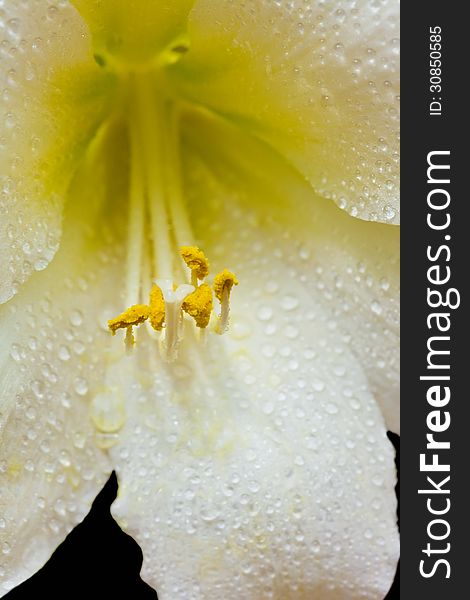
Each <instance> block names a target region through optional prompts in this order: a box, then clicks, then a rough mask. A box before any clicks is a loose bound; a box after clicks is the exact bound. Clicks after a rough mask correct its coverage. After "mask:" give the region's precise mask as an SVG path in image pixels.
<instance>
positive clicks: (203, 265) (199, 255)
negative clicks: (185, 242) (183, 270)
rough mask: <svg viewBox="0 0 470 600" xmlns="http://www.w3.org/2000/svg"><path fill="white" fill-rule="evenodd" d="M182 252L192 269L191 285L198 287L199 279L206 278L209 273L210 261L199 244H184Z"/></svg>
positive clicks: (183, 257)
mask: <svg viewBox="0 0 470 600" xmlns="http://www.w3.org/2000/svg"><path fill="white" fill-rule="evenodd" d="M180 253H181V257H182V259H183V260H184V262H185V263H186V265H187V266H188V267H189V268H190V269H191V285H194V287H197V282H198V279H204V278H205V277H207V275H208V274H209V261H208V260H207V258H206V257H205V255H204V252H203V251H202V250H200V249H199V248H198V247H197V246H182V247H181V248H180Z"/></svg>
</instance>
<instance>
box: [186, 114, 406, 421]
mask: <svg viewBox="0 0 470 600" xmlns="http://www.w3.org/2000/svg"><path fill="white" fill-rule="evenodd" d="M221 139H223V140H224V144H220V140H221ZM185 140H186V144H187V146H188V147H189V148H190V149H191V148H192V149H195V150H196V152H197V153H198V154H199V155H200V156H202V157H204V160H205V161H206V163H207V165H209V168H210V169H211V170H212V172H213V173H215V174H216V175H217V177H219V179H221V180H222V181H224V182H225V186H226V189H225V191H224V190H222V191H220V189H219V190H218V188H217V187H214V186H215V183H211V181H212V180H211V176H210V174H209V172H208V171H207V169H205V168H204V166H201V167H200V169H199V171H197V165H196V164H195V162H194V161H195V159H193V160H192V161H190V162H189V163H188V165H187V172H188V173H193V176H192V178H190V180H188V182H187V190H188V194H190V195H191V197H190V200H189V210H190V211H192V212H193V218H194V219H196V220H197V222H198V223H199V226H198V228H197V234H198V237H199V238H200V240H201V243H203V244H205V245H206V246H207V244H210V245H212V246H213V247H214V252H218V253H219V254H220V255H221V256H223V252H224V251H225V250H226V249H227V247H228V244H227V243H226V242H225V240H226V239H227V236H228V235H229V233H230V232H231V231H232V230H234V229H235V231H237V235H240V236H245V235H247V233H246V232H245V231H244V229H245V228H248V227H249V226H250V223H252V222H255V223H256V224H257V227H259V228H261V229H265V230H266V233H265V234H264V237H267V236H268V237H269V238H270V239H272V240H275V239H279V240H284V242H283V243H285V244H286V245H287V249H286V251H285V252H284V255H283V260H285V261H286V262H288V264H289V265H290V266H291V268H292V269H293V271H295V272H296V273H297V277H298V280H299V282H300V283H301V284H302V286H304V287H305V288H306V289H307V290H308V292H309V293H310V294H311V295H312V298H315V301H316V302H318V303H320V304H321V306H322V307H323V309H324V310H325V311H327V312H328V314H329V315H330V318H331V324H332V325H331V326H332V327H333V326H334V327H335V328H336V329H337V331H338V336H339V337H340V338H341V340H342V342H344V343H347V344H348V346H349V347H350V348H351V351H352V352H353V354H354V355H355V356H357V358H358V359H359V361H360V363H361V365H362V368H363V369H364V371H365V373H366V374H367V376H368V379H369V386H370V389H371V391H372V392H373V394H374V395H375V397H376V399H377V400H378V402H379V403H380V405H381V407H382V410H383V413H384V416H385V418H386V422H387V425H388V428H389V429H391V430H392V431H396V432H398V431H399V305H398V304H399V228H398V227H396V226H392V225H385V224H379V223H370V222H365V221H361V220H359V219H354V218H352V217H350V216H349V215H347V214H346V213H344V212H343V211H340V210H339V209H338V208H337V207H336V206H333V205H331V204H330V203H329V202H326V201H325V200H323V199H322V198H319V197H317V196H316V195H315V194H313V193H312V191H311V189H310V187H309V186H308V185H306V184H305V182H304V181H302V180H301V178H300V177H299V176H298V174H297V173H296V172H295V170H294V169H292V168H291V167H289V165H287V164H286V163H285V161H283V160H282V159H281V158H280V157H279V155H276V153H274V152H272V151H270V149H269V148H267V147H266V146H265V145H264V144H262V143H259V142H257V141H256V140H255V139H253V138H250V137H249V136H247V135H244V134H243V133H241V132H240V131H239V130H238V129H236V128H234V127H231V126H229V125H227V124H224V123H223V122H222V121H221V120H220V119H219V120H216V119H214V118H211V117H210V116H208V115H202V116H196V115H194V114H191V115H190V116H188V118H187V119H186V121H185ZM214 149H216V151H214ZM207 190H208V191H207ZM230 190H233V191H230ZM234 193H235V194H236V198H237V201H238V202H240V204H241V209H240V213H239V216H238V219H239V220H238V221H235V220H234V217H233V215H228V214H227V211H226V209H225V204H226V201H225V200H224V198H225V196H230V195H231V194H234ZM214 195H215V196H214ZM247 243H249V242H247ZM260 243H261V241H259V242H257V244H256V245H255V247H259V245H260ZM207 249H208V251H210V249H209V248H207ZM259 252H263V253H264V254H265V256H267V258H269V260H277V259H276V257H274V258H273V257H272V256H268V255H269V252H268V250H263V249H261V250H259ZM235 267H236V265H235V266H234V268H235ZM277 283H278V285H279V290H280V291H279V294H282V295H283V296H288V295H289V292H288V291H286V290H285V289H284V286H283V285H282V281H278V282H277Z"/></svg>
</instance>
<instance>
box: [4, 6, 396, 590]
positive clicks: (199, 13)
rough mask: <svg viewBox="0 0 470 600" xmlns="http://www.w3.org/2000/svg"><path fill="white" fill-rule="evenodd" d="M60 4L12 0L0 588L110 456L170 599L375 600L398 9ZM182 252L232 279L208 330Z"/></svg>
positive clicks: (85, 492)
mask: <svg viewBox="0 0 470 600" xmlns="http://www.w3.org/2000/svg"><path fill="white" fill-rule="evenodd" d="M72 4H73V5H74V6H72V5H71V4H69V3H67V2H64V1H57V2H45V1H44V0H30V1H29V2H25V1H21V0H10V1H9V2H5V3H0V10H1V11H2V12H1V13H0V17H1V20H0V27H1V31H2V37H3V40H4V41H3V42H2V44H1V49H0V51H1V67H0V68H1V77H2V85H1V89H2V97H1V100H2V108H3V110H2V113H3V121H2V124H1V128H0V144H1V146H2V155H1V165H2V166H1V184H2V198H1V203H0V207H1V211H2V218H1V223H0V252H1V258H2V260H1V272H0V298H1V301H2V302H3V303H4V304H3V306H2V307H1V310H0V319H1V325H0V326H1V332H2V341H1V347H0V376H1V383H0V392H1V407H0V454H1V458H0V538H1V540H0V581H1V583H0V591H1V592H3V593H5V592H6V591H7V590H9V589H11V588H12V587H13V586H14V585H16V584H18V583H19V582H21V581H22V580H24V579H25V578H26V577H28V576H29V575H31V574H32V573H33V572H34V571H35V570H36V569H38V568H39V567H40V566H41V565H42V564H44V562H45V561H46V560H47V559H48V557H49V556H50V554H51V552H52V551H53V550H54V549H55V547H56V546H57V545H58V544H59V543H60V542H61V541H62V540H63V539H64V537H65V535H66V534H67V533H68V532H69V531H70V530H71V528H72V527H73V526H74V525H75V524H76V523H77V522H79V521H80V520H81V519H82V518H83V516H84V515H85V514H86V513H87V511H88V509H89V506H90V503H91V501H92V499H93V498H94V497H95V496H96V494H97V492H98V491H99V490H100V488H101V487H102V485H103V483H104V482H105V480H106V479H107V477H108V476H109V473H110V471H111V470H112V469H113V468H114V469H116V471H117V474H118V478H119V484H120V489H119V495H118V499H117V501H116V502H115V504H114V505H113V514H114V515H115V517H116V519H117V520H118V522H119V523H120V524H121V525H122V526H123V527H124V528H125V529H126V530H127V531H129V533H130V534H131V535H132V536H133V537H134V538H135V539H136V540H137V542H138V543H139V544H140V545H141V547H142V550H143V554H144V566H143V571H142V576H143V578H144V579H145V580H146V581H148V582H149V583H150V584H151V585H152V586H154V587H155V588H156V589H157V590H158V594H159V598H160V599H161V600H167V599H171V600H178V599H181V600H182V599H189V598H194V599H202V598H204V600H211V599H215V598H220V597H225V598H228V599H232V598H236V597H243V598H246V599H247V600H248V599H253V600H254V599H256V600H258V599H260V598H285V597H289V598H298V599H301V598H309V599H311V598H322V600H324V599H328V598H331V599H333V598H345V599H348V600H350V599H353V598H382V597H383V596H384V595H385V594H386V592H387V590H388V588H389V586H390V583H391V581H392V579H393V575H394V572H395V567H396V561H397V552H398V548H397V530H396V515H395V505H396V500H395V496H394V490H393V486H394V483H395V469H394V464H393V450H392V447H391V445H390V443H389V442H388V440H387V437H386V429H387V427H386V425H385V422H384V416H385V418H386V419H387V422H388V427H389V428H390V429H395V430H396V428H397V423H398V420H397V419H398V407H397V403H398V397H397V396H398V393H397V390H398V374H397V369H398V358H397V353H398V308H397V300H398V289H397V286H398V228H397V227H396V226H395V225H392V223H396V222H397V220H398V204H397V203H398V187H397V183H398V180H397V177H398V174H397V173H398V172H397V154H396V152H397V139H396V130H397V123H398V121H397V102H398V100H397V96H396V94H397V90H396V85H397V40H396V36H397V29H396V27H397V24H396V17H397V12H398V6H397V3H396V1H395V0H391V1H386V0H383V1H377V2H370V1H368V0H364V1H359V2H358V1H354V2H352V1H331V2H330V1H314V0H312V1H301V0H291V1H284V0H279V1H272V0H251V1H250V0H245V1H241V0H196V1H195V2H190V1H187V0H180V1H176V0H172V1H170V0H168V1H161V2H156V3H152V2H144V1H143V0H131V1H128V2H111V1H109V2H107V1H106V0H77V1H76V2H73V3H72ZM75 7H76V8H75ZM77 9H78V11H77ZM333 200H334V202H333ZM335 203H336V204H335ZM185 245H190V246H194V245H198V246H200V247H201V248H203V250H204V252H205V254H206V256H207V257H208V259H209V262H210V263H211V270H210V273H209V275H208V278H207V282H208V283H209V284H211V285H212V282H213V276H214V275H215V274H216V273H220V272H222V271H223V269H225V268H228V269H230V270H231V271H233V272H234V273H235V274H236V275H237V277H238V279H239V285H238V286H237V287H236V288H234V289H233V290H232V293H231V296H230V313H229V312H228V293H227V292H225V296H224V293H223V292H221V293H220V299H222V300H223V302H222V306H221V307H219V303H218V300H214V301H212V300H211V302H210V303H209V301H208V300H207V298H208V296H209V295H211V294H210V291H209V290H208V288H204V290H205V291H204V293H205V296H204V298H205V299H206V300H204V301H203V300H202V296H201V297H198V298H197V299H196V300H195V301H194V302H195V304H193V305H192V308H191V307H188V306H186V307H184V306H183V308H186V309H187V312H188V313H190V314H192V315H193V316H195V315H196V317H195V318H199V317H201V314H200V312H198V311H200V310H203V311H206V313H207V315H206V316H208V315H209V314H210V313H211V309H212V302H213V305H214V308H213V310H212V317H211V318H212V321H211V323H210V324H209V326H208V327H207V329H205V330H202V329H201V327H197V326H196V325H195V323H194V322H193V321H192V320H191V317H190V316H185V317H184V319H183V320H182V321H181V317H180V315H181V311H180V306H181V305H182V303H183V302H188V298H187V297H188V294H189V293H191V292H192V291H193V290H194V289H195V287H197V286H198V285H200V284H201V282H202V279H203V277H202V276H201V277H200V278H197V277H196V278H194V277H193V278H191V277H190V276H189V273H188V272H187V268H186V267H185V265H184V264H183V263H182V262H181V260H180V256H179V250H178V248H179V247H180V246H185ZM204 276H205V275H204ZM156 280H158V285H159V286H160V288H161V289H162V291H163V296H164V301H165V329H164V331H163V332H160V333H159V332H156V331H154V329H152V328H151V327H150V326H149V327H147V325H148V323H140V321H145V320H146V319H147V317H148V314H149V313H148V310H150V309H148V303H149V300H148V298H149V292H150V290H151V288H152V284H153V282H154V281H156ZM162 280H163V281H162ZM178 286H179V287H178ZM191 286H192V287H191ZM154 289H155V288H154ZM198 289H200V288H198ZM201 293H202V292H201ZM198 302H204V303H203V304H198ZM224 303H225V304H224ZM150 304H151V303H150ZM131 305H141V306H144V308H143V309H140V310H143V311H144V312H143V313H141V315H143V316H142V318H141V319H140V321H139V323H140V325H138V326H137V325H136V326H135V327H134V328H133V332H131V331H130V330H129V334H128V337H127V341H128V346H131V345H132V344H131V333H132V334H133V335H135V339H136V344H135V346H134V347H133V349H132V351H131V352H130V353H126V351H125V346H124V344H123V341H122V336H121V335H119V334H120V332H118V335H116V336H115V337H112V336H111V335H110V332H109V330H108V327H107V322H108V320H109V319H113V318H114V317H116V316H117V315H118V314H120V313H122V312H123V311H124V310H125V309H126V307H128V306H131ZM145 307H147V308H145ZM219 313H220V314H221V315H222V322H221V321H220V320H219V321H217V319H218V314H219ZM228 318H229V320H228ZM149 320H150V319H149ZM136 323H137V321H136ZM198 325H200V323H198ZM227 326H228V331H226V332H225V334H224V335H217V334H216V332H214V331H211V329H214V328H215V329H218V332H219V333H221V332H222V331H223V330H225V329H226V328H227ZM180 338H181V339H180ZM378 403H380V406H381V408H379V404H378Z"/></svg>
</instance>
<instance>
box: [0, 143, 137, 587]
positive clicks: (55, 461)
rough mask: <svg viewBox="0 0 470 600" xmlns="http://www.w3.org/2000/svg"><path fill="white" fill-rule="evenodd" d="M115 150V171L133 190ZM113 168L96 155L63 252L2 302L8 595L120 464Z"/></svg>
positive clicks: (0, 417)
mask: <svg viewBox="0 0 470 600" xmlns="http://www.w3.org/2000/svg"><path fill="white" fill-rule="evenodd" d="M113 143H114V142H113ZM114 145H115V144H114ZM112 146H113V144H111V145H110V147H108V148H106V154H107V155H108V156H110V157H111V160H112V165H113V167H114V168H115V169H116V172H114V171H113V172H112V173H111V177H112V180H113V181H115V182H116V181H117V182H118V183H119V185H118V188H120V189H124V190H125V183H124V184H123V182H122V181H121V177H120V174H121V173H122V172H125V169H124V168H123V165H122V164H121V163H119V162H118V161H115V160H113V159H112ZM89 166H91V167H92V169H91V170H90V169H89ZM104 174H105V172H104V171H103V164H102V163H100V162H98V161H93V160H92V161H91V165H89V164H88V163H85V165H84V166H83V171H82V172H81V175H80V176H79V177H77V179H76V180H75V181H74V184H73V186H72V187H73V192H72V193H71V195H70V196H69V204H68V207H67V211H66V217H65V226H64V239H63V242H62V244H61V247H60V249H59V251H58V252H57V254H56V256H55V258H54V260H53V261H52V263H51V264H50V265H49V267H48V268H47V269H46V270H44V271H42V272H41V273H35V274H33V275H32V276H31V278H30V279H29V281H28V282H26V283H25V284H24V286H23V287H22V289H21V290H20V292H19V293H18V295H17V296H16V297H15V298H13V299H12V300H10V302H8V303H6V304H4V305H3V306H2V307H1V325H0V327H1V330H2V346H1V354H0V380H1V387H0V396H1V408H0V455H1V462H0V514H1V519H2V520H1V527H0V549H1V550H0V551H2V552H3V553H2V554H1V555H0V556H1V558H0V568H1V569H2V572H1V578H0V581H1V583H0V595H1V594H2V593H5V592H6V591H8V590H9V589H10V588H11V587H13V586H14V585H16V584H18V583H20V582H21V581H22V580H24V579H25V578H27V577H29V576H30V575H32V574H33V573H34V572H35V571H36V570H37V569H38V568H39V567H41V566H42V565H43V564H44V562H45V561H46V560H47V559H48V558H49V556H50V555H51V553H52V552H53V550H54V549H55V548H56V546H57V545H58V544H59V543H60V542H61V541H62V540H63V539H64V537H65V535H66V534H67V533H68V532H69V531H70V530H71V529H72V528H73V527H74V526H75V524H76V523H78V522H79V521H80V520H81V519H82V518H83V517H84V515H85V514H86V513H87V512H88V510H89V508H90V505H91V502H92V501H93V499H94V498H95V496H96V494H97V493H98V491H99V490H100V489H101V487H102V485H103V483H104V482H105V480H106V479H107V478H108V476H109V473H110V471H111V467H110V464H109V461H108V459H107V457H106V455H105V452H104V451H103V450H102V449H100V447H98V446H99V445H101V446H107V445H108V443H109V439H108V438H109V437H112V436H110V435H104V436H101V438H100V437H99V436H98V437H97V435H96V431H95V427H94V426H93V424H92V421H91V419H90V407H89V403H90V401H91V400H92V399H93V397H95V396H96V395H97V394H98V393H99V392H100V391H101V390H102V389H103V381H104V380H103V373H104V371H105V368H106V363H107V361H108V360H110V356H109V353H108V352H107V351H108V349H109V340H110V334H109V331H106V320H107V318H109V317H110V316H114V315H115V314H118V311H119V309H120V307H122V304H121V301H122V299H121V298H120V296H121V294H120V290H119V287H118V286H119V282H120V281H121V275H120V274H121V271H122V266H121V256H119V255H117V254H116V251H115V250H114V248H115V247H116V248H117V247H118V244H117V242H116V240H115V239H114V238H113V237H112V235H111V233H110V225H111V223H112V221H113V220H115V218H116V217H115V216H114V215H113V212H111V210H113V209H114V207H115V203H116V202H119V201H120V198H119V195H118V193H117V190H116V189H115V188H114V187H111V188H109V187H108V193H109V203H110V204H109V205H108V204H106V201H107V199H106V198H104V197H103V196H104V191H105V188H104V187H103V175H104ZM84 199H87V203H86V204H84ZM121 235H122V232H121ZM108 307H109V309H110V311H109V312H110V314H109V315H108V314H107V308H108ZM97 444H98V445H97Z"/></svg>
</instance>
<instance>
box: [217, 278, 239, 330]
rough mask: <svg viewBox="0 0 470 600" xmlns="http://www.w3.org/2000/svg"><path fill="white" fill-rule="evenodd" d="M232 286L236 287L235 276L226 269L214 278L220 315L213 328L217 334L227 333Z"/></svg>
mask: <svg viewBox="0 0 470 600" xmlns="http://www.w3.org/2000/svg"><path fill="white" fill-rule="evenodd" d="M234 285H238V280H237V278H236V277H235V275H234V274H233V273H231V272H230V271H228V270H227V269H224V270H223V271H222V273H219V274H218V275H216V276H215V279H214V294H215V296H216V298H217V299H218V301H219V302H220V315H219V319H218V321H217V326H216V328H215V331H216V333H218V334H222V333H225V332H226V331H227V327H228V320H229V316H230V292H231V291H232V287H233V286H234Z"/></svg>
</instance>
